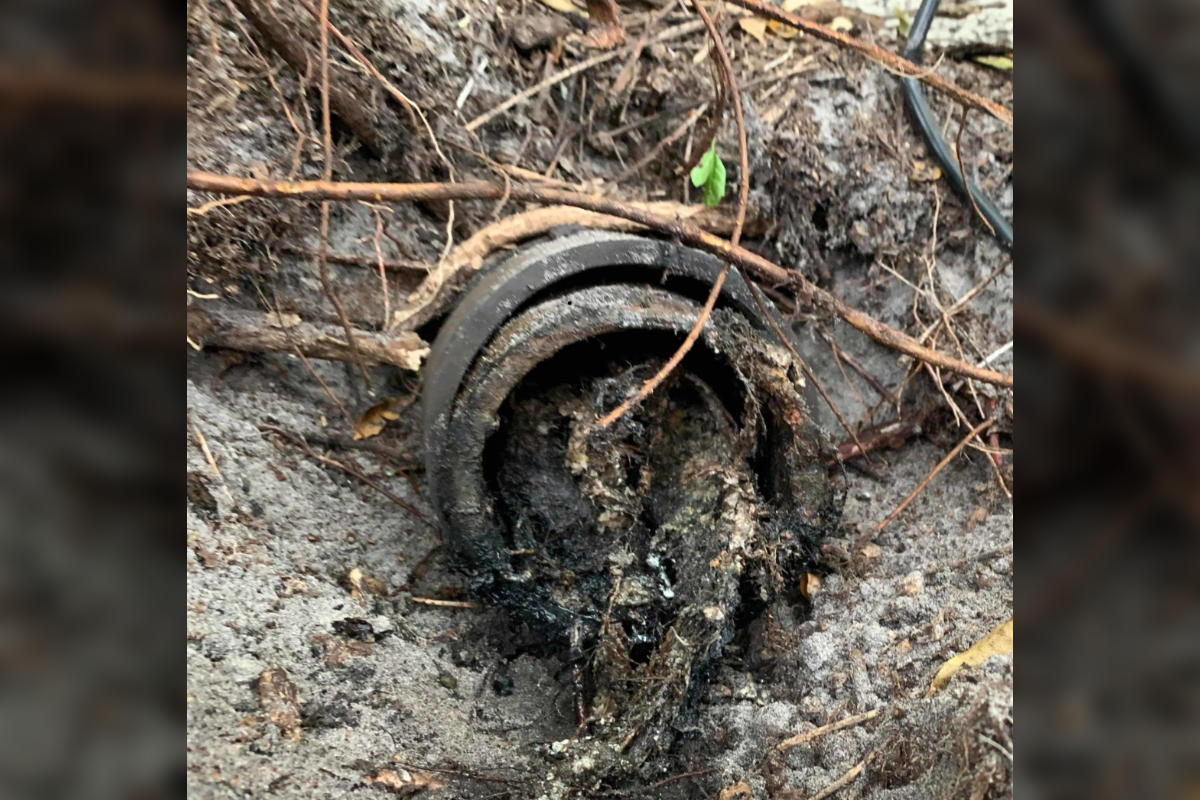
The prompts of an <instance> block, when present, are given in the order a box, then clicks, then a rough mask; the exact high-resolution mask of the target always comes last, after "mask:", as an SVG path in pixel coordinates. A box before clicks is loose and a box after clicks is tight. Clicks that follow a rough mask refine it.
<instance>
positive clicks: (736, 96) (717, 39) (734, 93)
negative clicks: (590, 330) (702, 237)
mask: <svg viewBox="0 0 1200 800" xmlns="http://www.w3.org/2000/svg"><path fill="white" fill-rule="evenodd" d="M692 5H693V6H694V7H695V9H696V13H697V14H699V15H700V19H701V20H702V21H703V22H704V27H706V28H708V35H709V36H710V37H711V38H712V42H713V50H714V52H715V53H716V60H717V64H718V69H717V72H718V73H719V75H720V77H721V84H723V85H724V87H725V91H726V92H727V93H728V94H729V96H730V98H731V99H732V100H733V110H734V112H735V114H734V119H735V120H736V121H737V131H738V158H739V159H740V162H741V163H740V166H741V174H740V175H738V204H737V217H736V218H735V220H734V223H733V234H732V235H731V236H730V237H729V242H730V244H731V245H732V246H733V247H737V245H738V242H739V241H740V240H741V238H742V227H743V226H744V225H745V224H746V208H747V206H749V205H750V158H749V155H748V146H747V144H746V121H745V119H744V118H743V115H742V95H741V92H740V91H738V85H737V78H736V77H735V76H734V74H733V65H732V64H730V62H729V54H728V53H727V52H726V51H725V44H724V42H722V41H721V34H720V32H719V31H718V30H717V26H716V25H714V24H713V21H712V18H711V17H709V15H708V12H707V11H705V10H704V6H703V5H702V4H701V2H700V0H692ZM731 266H732V262H730V261H729V260H728V259H725V260H724V263H722V264H721V272H720V274H718V275H717V279H716V280H715V281H713V285H712V289H710V290H709V292H708V298H707V299H705V301H704V307H703V308H702V309H700V316H699V317H697V319H696V324H695V325H693V326H692V329H691V330H690V331H689V332H688V335H687V337H686V338H684V340H683V344H681V345H680V346H679V349H678V350H676V351H675V354H674V355H672V356H671V357H670V358H669V359H667V363H665V364H663V366H662V368H661V369H659V371H658V372H657V373H656V374H655V375H654V376H653V377H652V378H650V379H649V380H647V381H646V382H645V383H643V384H642V386H641V388H640V389H638V391H637V394H635V395H634V396H633V397H630V398H629V399H627V400H626V401H625V402H623V403H621V405H619V406H617V407H616V408H615V409H613V410H612V411H610V412H609V413H608V414H606V415H604V417H603V418H602V419H601V420H600V421H599V422H598V423H597V425H599V427H601V428H607V427H608V426H609V425H612V424H613V423H614V422H616V421H617V420H618V419H620V418H621V416H622V415H623V414H624V413H625V412H626V411H628V410H629V409H631V408H633V407H634V406H635V405H637V404H638V403H640V402H641V401H642V400H644V399H645V398H646V397H648V396H649V395H650V393H651V392H653V391H654V390H655V389H656V388H658V386H659V385H660V384H661V383H662V382H663V380H665V379H666V377H667V376H668V375H670V374H671V371H672V370H673V369H675V367H676V366H678V364H679V362H680V361H683V358H684V356H686V355H687V354H688V351H690V350H691V349H692V346H693V345H694V344H695V343H696V340H697V339H699V338H700V332H701V331H702V330H704V325H705V323H707V322H708V318H709V316H711V314H712V310H713V307H714V306H716V304H717V297H718V296H719V295H720V294H721V287H722V286H724V285H725V279H726V278H727V277H728V275H729V269H730V267H731Z"/></svg>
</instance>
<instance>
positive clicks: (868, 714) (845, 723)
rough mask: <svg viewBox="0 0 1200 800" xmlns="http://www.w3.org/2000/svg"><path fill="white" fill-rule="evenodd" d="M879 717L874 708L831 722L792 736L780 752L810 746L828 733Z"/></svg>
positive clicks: (780, 746) (783, 744) (780, 747)
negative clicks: (810, 743)
mask: <svg viewBox="0 0 1200 800" xmlns="http://www.w3.org/2000/svg"><path fill="white" fill-rule="evenodd" d="M878 716H879V709H878V708H873V709H871V710H870V711H864V712H863V713H861V714H855V715H854V716H852V717H846V718H845V719H841V720H838V721H837V722H831V723H829V724H828V725H822V726H821V727H819V728H814V729H813V730H811V731H805V732H804V733H798V734H796V735H795V736H792V737H791V738H788V739H784V740H783V741H782V742H780V743H779V749H780V750H791V749H792V748H793V747H798V746H799V745H802V744H808V743H809V742H811V741H812V740H813V739H817V738H820V737H821V736H824V735H825V734H827V733H834V732H836V731H840V730H843V729H845V728H850V727H853V726H854V725H858V724H859V723H862V722H866V721H867V720H872V719H875V718H876V717H878Z"/></svg>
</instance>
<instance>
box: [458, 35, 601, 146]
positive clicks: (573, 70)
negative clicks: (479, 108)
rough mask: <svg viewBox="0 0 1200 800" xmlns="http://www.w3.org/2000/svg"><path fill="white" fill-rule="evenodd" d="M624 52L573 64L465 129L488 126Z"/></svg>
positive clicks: (510, 99) (489, 112)
mask: <svg viewBox="0 0 1200 800" xmlns="http://www.w3.org/2000/svg"><path fill="white" fill-rule="evenodd" d="M622 52H624V51H622V50H610V51H608V52H607V53H601V54H600V55H598V56H592V57H591V58H589V59H588V60H586V61H580V62H579V63H578V64H573V65H571V66H570V67H567V68H566V69H564V70H559V71H558V72H556V73H554V74H553V75H551V76H550V77H548V78H544V79H543V80H540V81H538V82H537V83H535V84H534V85H533V86H530V87H529V88H528V89H526V90H524V91H522V92H518V93H517V94H514V95H513V96H512V97H510V98H508V99H507V100H505V101H504V102H503V103H501V104H500V105H498V106H496V107H495V108H493V109H491V110H490V111H485V112H484V113H482V114H480V115H479V116H478V117H476V118H475V119H473V120H471V121H470V122H468V123H467V124H466V126H465V127H466V129H467V130H468V131H473V130H475V129H476V128H478V127H480V126H481V125H486V124H487V123H489V122H491V121H492V120H493V119H495V118H496V117H497V116H499V115H500V114H503V113H504V112H505V111H508V110H509V109H510V108H512V107H513V106H515V105H516V104H517V103H520V102H523V101H525V100H528V99H529V98H531V97H533V96H534V95H535V94H537V93H538V92H540V91H542V90H543V89H548V88H550V87H551V86H553V85H554V84H556V83H561V82H563V81H565V80H566V79H567V78H570V77H571V76H573V75H578V74H579V73H580V72H583V71H584V70H589V69H591V68H592V67H595V66H599V65H600V64H603V63H605V62H606V61H612V60H613V59H614V58H616V57H617V56H619V55H621V53H622Z"/></svg>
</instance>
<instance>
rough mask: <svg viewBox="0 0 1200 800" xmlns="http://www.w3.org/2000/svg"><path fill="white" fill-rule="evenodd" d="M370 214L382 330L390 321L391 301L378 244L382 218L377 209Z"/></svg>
mask: <svg viewBox="0 0 1200 800" xmlns="http://www.w3.org/2000/svg"><path fill="white" fill-rule="evenodd" d="M371 213H372V214H374V215H375V237H374V239H373V240H372V241H373V242H374V245H375V262H376V263H377V264H378V266H379V288H380V289H381V290H382V291H383V323H382V324H381V325H380V326H379V328H380V330H384V329H386V328H387V326H388V323H389V322H391V320H392V301H391V298H390V293H389V292H388V280H387V270H386V269H385V268H384V265H383V247H382V246H381V245H380V242H379V240H380V239H382V238H383V216H382V215H381V214H380V213H379V209H378V208H372V209H371Z"/></svg>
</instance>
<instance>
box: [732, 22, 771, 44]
mask: <svg viewBox="0 0 1200 800" xmlns="http://www.w3.org/2000/svg"><path fill="white" fill-rule="evenodd" d="M738 27H739V28H741V29H742V30H744V31H745V32H746V33H748V34H750V35H751V36H753V37H754V38H755V39H757V40H758V43H759V44H761V45H764V46H765V45H766V44H767V21H766V20H765V19H763V18H762V17H742V18H741V19H739V20H738Z"/></svg>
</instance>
